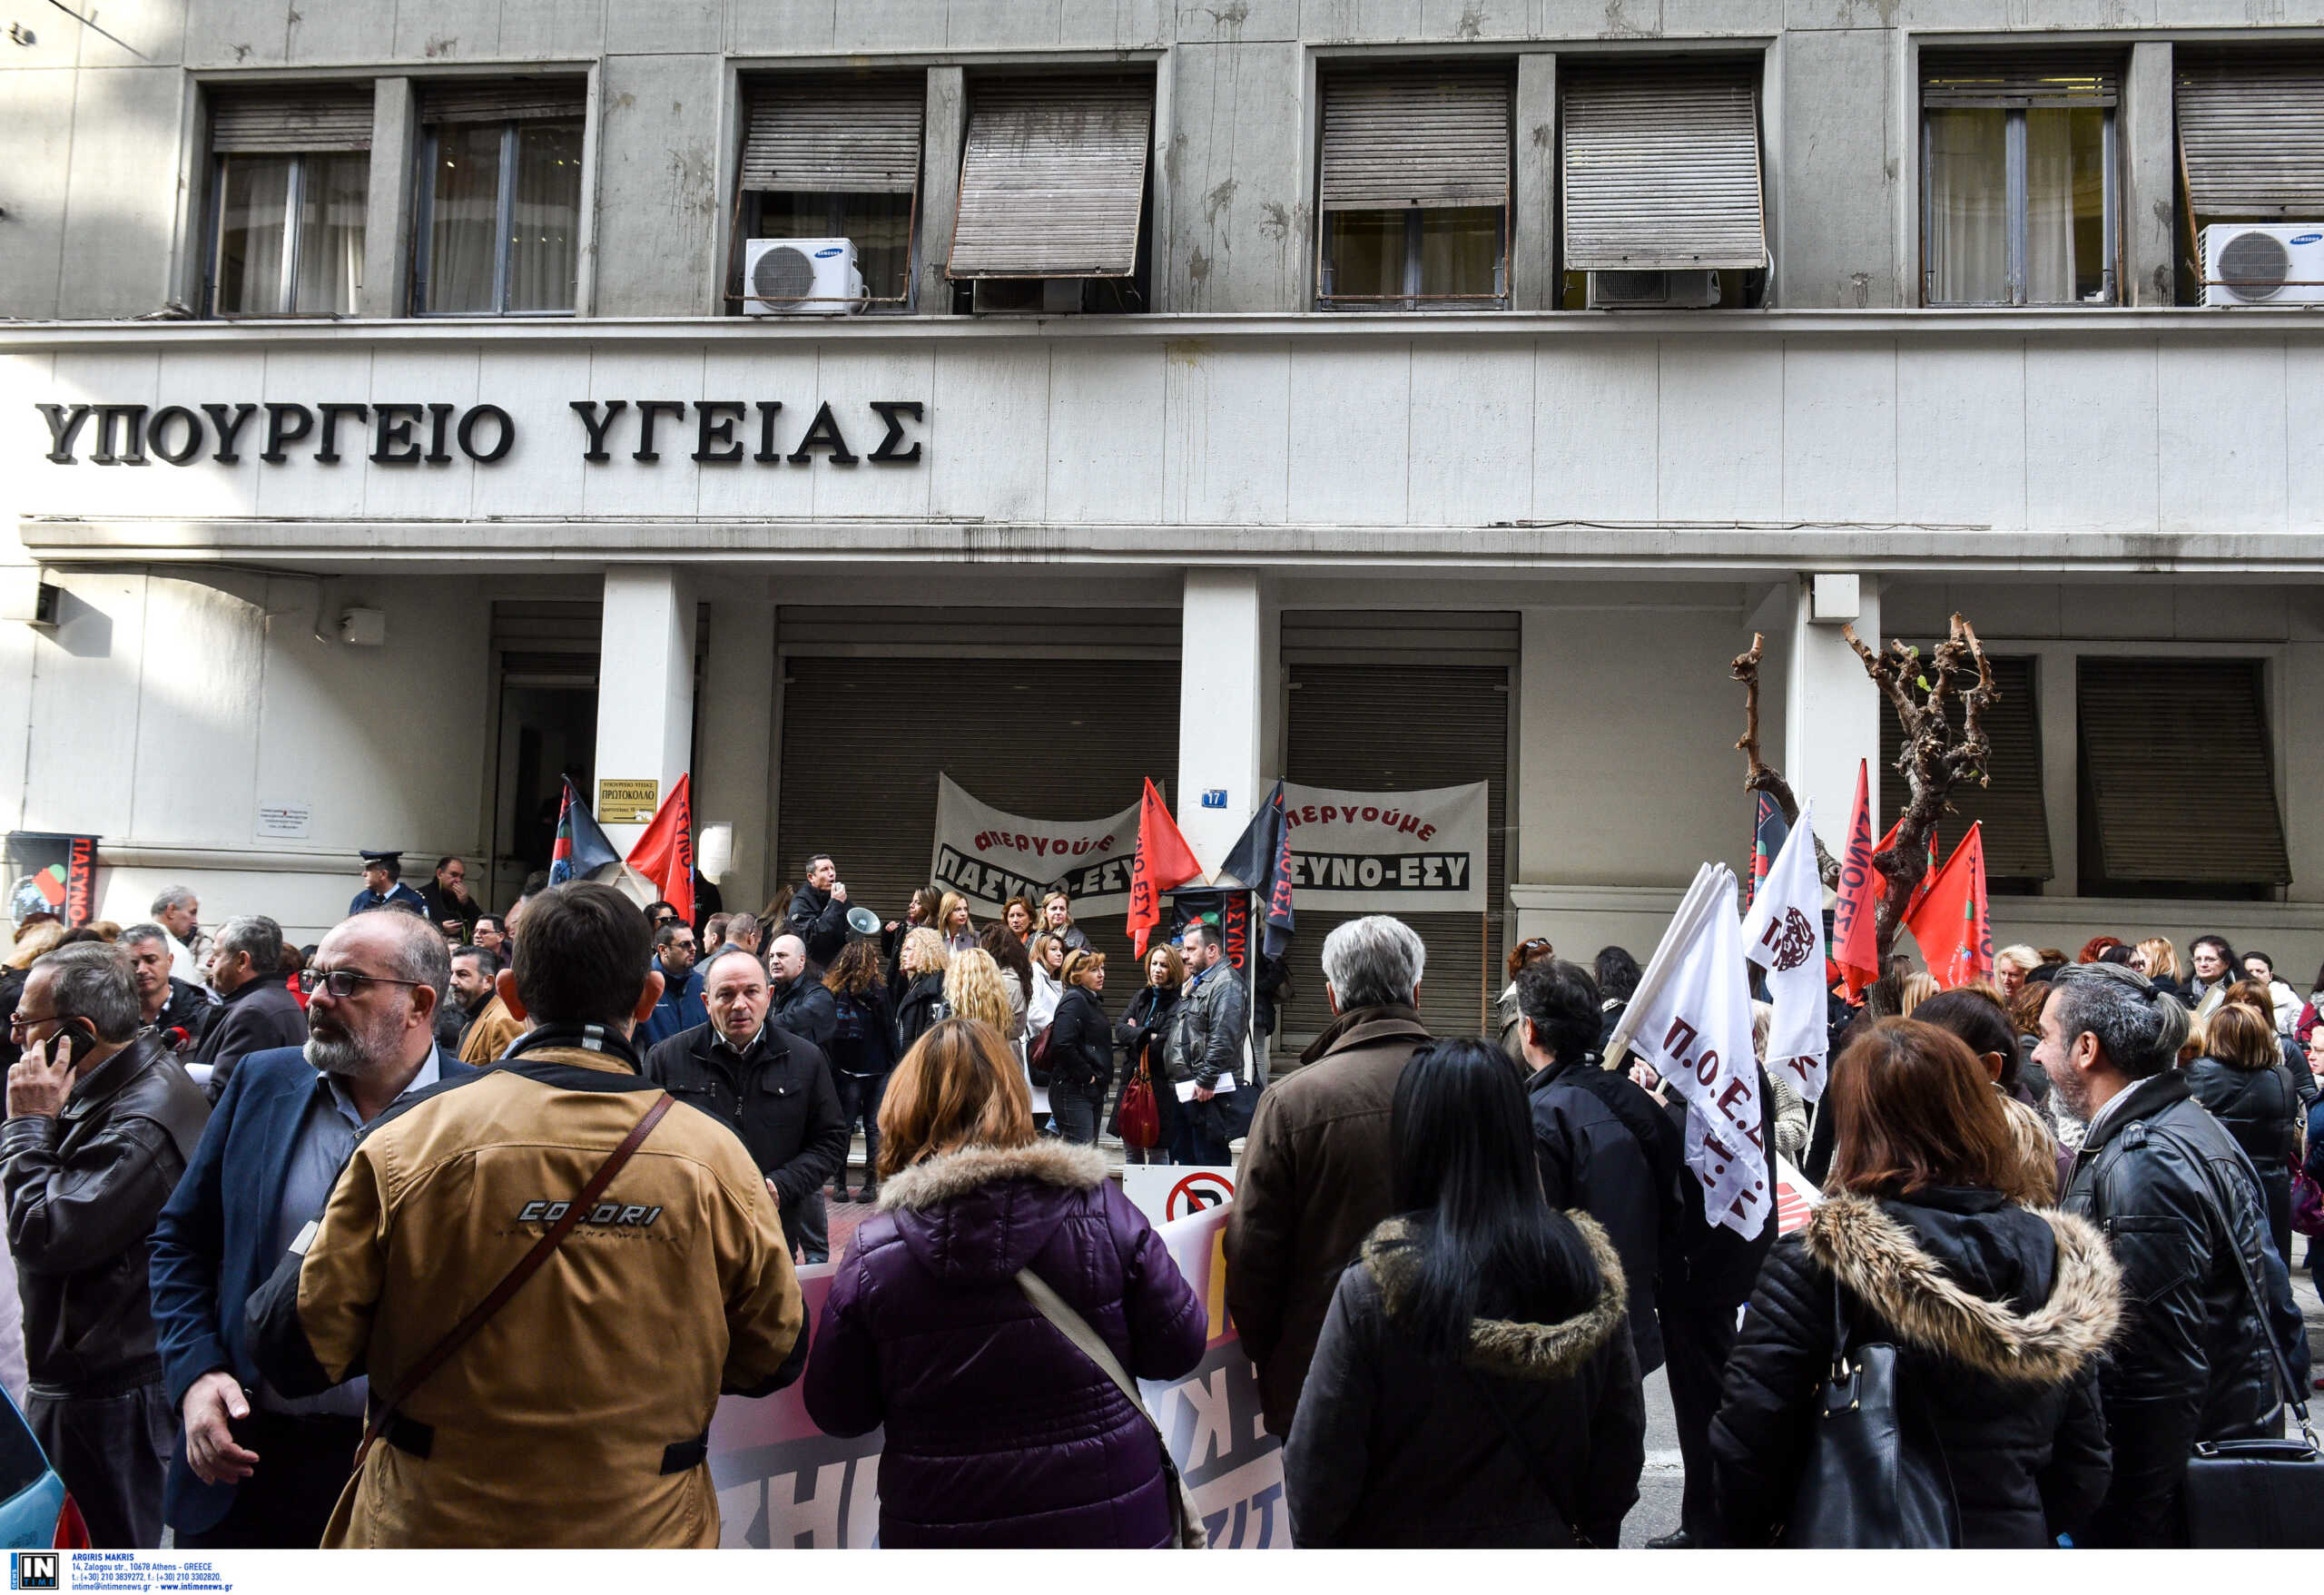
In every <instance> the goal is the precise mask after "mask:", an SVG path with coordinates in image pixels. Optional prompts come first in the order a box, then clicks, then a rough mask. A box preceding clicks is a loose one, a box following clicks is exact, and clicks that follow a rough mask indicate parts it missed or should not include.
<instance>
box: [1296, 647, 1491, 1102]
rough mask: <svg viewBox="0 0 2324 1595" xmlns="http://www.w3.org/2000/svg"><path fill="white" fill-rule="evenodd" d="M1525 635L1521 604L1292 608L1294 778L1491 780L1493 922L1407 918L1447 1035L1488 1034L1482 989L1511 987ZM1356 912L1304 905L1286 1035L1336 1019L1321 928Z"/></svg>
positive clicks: (1429, 1001)
mask: <svg viewBox="0 0 2324 1595" xmlns="http://www.w3.org/2000/svg"><path fill="white" fill-rule="evenodd" d="M1516 636H1517V616H1516V615H1514V614H1513V613H1512V614H1491V615H1468V614H1462V615H1450V614H1445V615H1430V614H1426V613H1423V612H1413V613H1409V614H1377V615H1375V614H1370V613H1356V614H1342V615H1325V614H1322V613H1318V612H1308V613H1305V614H1297V613H1286V614H1285V615H1284V627H1283V652H1284V665H1285V674H1286V675H1287V676H1288V677H1289V680H1290V684H1291V688H1292V690H1291V694H1290V699H1291V704H1290V711H1289V714H1288V720H1289V726H1288V733H1289V734H1288V739H1287V740H1288V748H1287V756H1286V758H1285V769H1286V773H1287V776H1288V778H1289V779H1290V780H1292V781H1295V782H1299V783H1303V784H1305V785H1310V786H1334V787H1342V788H1346V789H1349V790H1355V791H1373V792H1383V791H1418V790H1424V789H1426V788H1429V787H1437V786H1458V785H1461V784H1462V783H1467V782H1472V781H1482V782H1485V783H1487V785H1488V802H1487V824H1488V827H1489V832H1488V845H1487V851H1486V871H1485V876H1486V891H1487V899H1488V902H1489V905H1490V907H1489V911H1488V912H1487V913H1486V914H1485V915H1484V916H1482V920H1483V922H1482V924H1481V923H1480V919H1481V916H1479V915H1476V914H1470V913H1452V914H1413V915H1411V916H1409V917H1408V919H1407V922H1408V923H1409V924H1410V925H1411V926H1412V928H1413V930H1416V931H1418V932H1419V933H1420V937H1421V940H1422V941H1423V943H1425V944H1426V946H1427V948H1428V962H1427V967H1426V969H1425V970H1424V972H1423V976H1422V979H1421V1014H1422V1017H1423V1019H1424V1020H1425V1021H1426V1022H1427V1025H1428V1028H1429V1029H1431V1030H1432V1031H1433V1032H1434V1033H1436V1034H1438V1035H1440V1036H1473V1035H1475V1034H1477V1033H1478V1028H1479V1027H1478V1010H1479V1004H1480V1001H1481V1000H1489V999H1491V998H1492V997H1494V996H1497V995H1498V994H1499V993H1500V990H1501V984H1502V976H1501V959H1502V937H1503V933H1504V927H1505V924H1506V911H1507V907H1508V901H1509V894H1508V851H1509V850H1508V845H1507V803H1508V795H1509V779H1508V778H1509V698H1510V678H1511V667H1512V665H1514V663H1515V661H1516ZM1400 651H1403V652H1406V654H1407V660H1406V662H1401V663H1400V662H1396V660H1395V655H1396V654H1397V653H1398V652H1400ZM1359 917H1361V916H1360V915H1357V914H1353V913H1332V914H1326V913H1311V912H1305V911H1303V912H1301V914H1300V915H1299V928H1298V934H1297V936H1296V937H1295V940H1293V942H1292V946H1291V955H1290V956H1291V980H1292V986H1293V996H1292V999H1291V1000H1290V1001H1289V1002H1288V1003H1287V1004H1285V1009H1284V1013H1283V1018H1282V1023H1281V1026H1280V1034H1281V1035H1282V1036H1283V1037H1285V1038H1288V1039H1290V1040H1291V1041H1292V1042H1293V1043H1294V1045H1295V1046H1297V1045H1304V1044H1305V1041H1306V1039H1308V1038H1310V1037H1313V1036H1314V1035H1315V1033H1316V1032H1317V1031H1319V1030H1322V1029H1324V1027H1325V1026H1327V1025H1329V1024H1330V1023H1331V1009H1330V1005H1329V1004H1328V1003H1327V1002H1326V1000H1325V999H1324V973H1323V962H1322V956H1323V946H1324V937H1325V936H1327V935H1329V934H1330V933H1331V931H1332V930H1334V928H1335V927H1337V926H1339V925H1341V924H1343V923H1344V922H1345V921H1349V920H1352V919H1356V918H1359ZM1488 962H1489V963H1490V966H1491V967H1490V974H1488V972H1487V968H1486V966H1487V964H1488ZM1277 1067H1278V1068H1280V1067H1282V1065H1281V1064H1280V1063H1279V1064H1278V1066H1277Z"/></svg>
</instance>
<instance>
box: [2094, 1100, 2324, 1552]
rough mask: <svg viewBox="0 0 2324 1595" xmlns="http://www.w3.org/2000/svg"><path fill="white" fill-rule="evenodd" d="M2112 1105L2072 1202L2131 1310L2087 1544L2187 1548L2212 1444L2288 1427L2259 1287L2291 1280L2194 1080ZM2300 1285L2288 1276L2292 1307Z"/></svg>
mask: <svg viewBox="0 0 2324 1595" xmlns="http://www.w3.org/2000/svg"><path fill="white" fill-rule="evenodd" d="M2110 1107H2111V1108H2112V1111H2111V1112H2108V1113H2106V1114H2104V1115H2103V1116H2102V1117H2103V1122H2102V1123H2101V1124H2099V1125H2098V1126H2097V1127H2095V1128H2094V1129H2093V1132H2092V1133H2091V1135H2090V1137H2089V1138H2088V1139H2087V1140H2085V1141H2084V1142H2083V1147H2082V1150H2081V1151H2080V1152H2078V1153H2076V1154H2075V1156H2074V1162H2073V1177H2072V1179H2071V1180H2070V1181H2069V1182H2068V1185H2067V1187H2066V1193H2065V1196H2064V1199H2063V1201H2062V1202H2061V1204H2060V1206H2063V1208H2064V1209H2065V1210H2066V1211H2067V1212H2069V1213H2073V1214H2076V1215H2079V1216H2082V1217H2084V1218H2087V1219H2089V1220H2090V1221H2091V1222H2092V1223H2093V1224H2095V1225H2096V1226H2098V1227H2099V1230H2100V1232H2101V1233H2102V1234H2103V1235H2104V1236H2105V1237H2106V1242H2107V1245H2108V1246H2109V1247H2110V1248H2111V1249H2112V1252H2113V1254H2114V1258H2115V1261H2116V1262H2117V1263H2119V1264H2120V1265H2122V1299H2123V1301H2124V1303H2125V1305H2127V1306H2128V1308H2129V1312H2128V1314H2126V1317H2127V1324H2126V1326H2125V1328H2124V1330H2123V1332H2122V1335H2121V1336H2120V1337H2119V1338H2118V1339H2117V1341H2116V1342H2115V1344H2114V1345H2113V1347H2112V1354H2111V1355H2110V1357H2109V1360H2108V1363H2107V1365H2106V1367H2105V1369H2104V1371H2103V1372H2102V1373H2101V1375H2100V1380H2099V1390H2100V1394H2101V1397H2102V1404H2103V1406H2104V1409H2105V1413H2106V1431H2107V1438H2108V1440H2109V1441H2110V1442H2112V1446H2113V1450H2114V1477H2113V1482H2112V1484H2111V1485H2110V1486H2109V1488H2108V1490H2107V1492H2106V1498H2105V1501H2103V1502H2102V1504H2101V1505H2100V1507H2099V1509H2098V1511H2097V1513H2096V1514H2095V1515H2094V1516H2093V1518H2092V1520H2091V1521H2090V1523H2089V1525H2088V1527H2087V1529H2086V1531H2084V1532H2083V1534H2081V1535H2078V1536H2077V1537H2076V1538H2077V1541H2078V1542H2080V1543H2084V1544H2090V1545H2157V1544H2162V1545H2168V1544H2178V1543H2183V1542H2184V1540H2183V1535H2184V1530H2183V1527H2182V1525H2181V1520H2180V1508H2179V1491H2180V1486H2181V1482H2183V1481H2184V1479H2185V1477H2186V1472H2187V1458H2188V1455H2189V1453H2190V1452H2192V1451H2193V1450H2194V1447H2195V1443H2196V1442H2198V1441H2202V1440H2221V1439H2230V1438H2240V1437H2248V1436H2252V1435H2258V1434H2263V1433H2277V1432H2279V1430H2280V1412H2279V1408H2278V1401H2277V1390H2278V1384H2279V1380H2278V1377H2277V1373H2276V1364H2275V1358H2274V1355H2273V1354H2271V1353H2270V1349H2269V1343H2270V1329H2269V1324H2268V1321H2267V1319H2266V1318H2265V1317H2263V1316H2262V1314H2260V1312H2259V1311H2257V1310H2255V1307H2254V1305H2253V1303H2252V1301H2251V1299H2250V1290H2249V1289H2247V1287H2246V1285H2245V1283H2244V1282H2245V1278H2246V1275H2247V1274H2248V1275H2249V1277H2250V1279H2251V1280H2252V1281H2254V1282H2256V1286H2257V1288H2258V1289H2259V1290H2260V1291H2261V1292H2263V1293H2266V1294H2267V1295H2269V1296H2270V1297H2272V1296H2274V1295H2277V1294H2278V1291H2277V1288H2276V1285H2277V1279H2278V1277H2280V1275H2281V1268H2280V1265H2277V1268H2276V1270H2275V1273H2274V1274H2273V1275H2271V1274H2270V1267H2269V1265H2270V1263H2272V1262H2274V1253H2273V1248H2272V1247H2271V1245H2270V1243H2269V1240H2268V1238H2267V1236H2268V1227H2267V1226H2268V1221H2267V1209H2266V1207H2265V1206H2264V1205H2263V1203H2262V1200H2261V1196H2260V1185H2259V1180H2258V1177H2257V1176H2256V1175H2255V1174H2254V1173H2253V1171H2252V1168H2251V1163H2250V1159H2249V1158H2247V1157H2245V1156H2244V1155H2243V1152H2242V1149H2241V1148H2240V1147H2237V1146H2236V1144H2235V1141H2234V1139H2233V1137H2230V1135H2229V1134H2228V1132H2227V1130H2226V1129H2225V1128H2224V1127H2222V1126H2221V1124H2220V1122H2219V1120H2217V1119H2215V1118H2213V1117H2211V1115H2210V1114H2209V1113H2208V1112H2206V1111H2205V1110H2204V1108H2203V1107H2202V1105H2201V1103H2199V1102H2197V1101H2195V1100H2193V1098H2192V1095H2191V1087H2190V1085H2189V1082H2188V1079H2187V1077H2186V1076H2185V1075H2184V1074H2183V1073H2181V1072H2179V1071H2178V1070H2175V1069H2174V1070H2169V1071H2166V1072H2164V1073H2162V1074H2160V1075H2156V1076H2153V1077H2152V1078H2148V1079H2143V1080H2141V1081H2139V1082H2137V1083H2136V1084H2135V1085H2133V1086H2132V1087H2131V1088H2129V1089H2128V1090H2127V1091H2126V1092H2124V1093H2123V1095H2122V1097H2121V1098H2117V1099H2116V1100H2115V1101H2114V1102H2113V1103H2112V1104H2110ZM2239 1254H2240V1266H2239V1263H2238V1255H2239ZM2289 1286H2290V1282H2289V1279H2284V1280H2283V1284H2282V1287H2281V1294H2282V1295H2286V1296H2288V1295H2289ZM2276 1305H2277V1308H2278V1310H2279V1312H2280V1311H2282V1310H2285V1309H2288V1308H2290V1303H2289V1301H2284V1302H2280V1303H2277V1304H2276ZM2295 1311H2296V1310H2295ZM2293 1321H2294V1322H2295V1323H2296V1322H2297V1317H2296V1316H2295V1318H2294V1320H2293Z"/></svg>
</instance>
